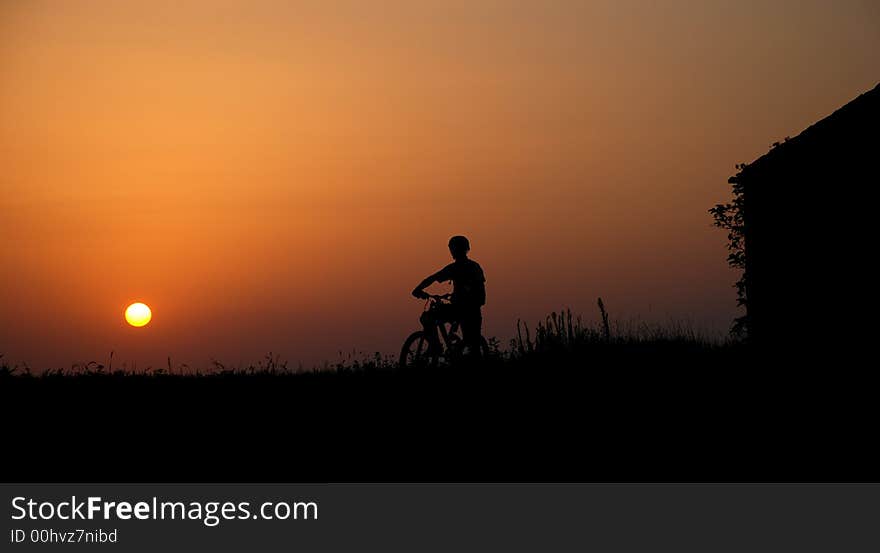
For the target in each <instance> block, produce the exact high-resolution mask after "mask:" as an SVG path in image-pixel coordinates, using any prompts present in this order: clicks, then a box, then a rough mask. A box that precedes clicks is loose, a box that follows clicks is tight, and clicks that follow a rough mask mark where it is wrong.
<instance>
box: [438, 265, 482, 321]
mask: <svg viewBox="0 0 880 553" xmlns="http://www.w3.org/2000/svg"><path fill="white" fill-rule="evenodd" d="M437 280H440V281H445V280H451V281H452V304H453V305H455V306H458V307H461V308H476V309H479V308H480V306H481V305H485V303H486V277H485V275H484V274H483V269H482V267H480V264H479V263H477V262H476V261H474V260H473V259H461V260H457V261H454V262H453V263H450V264H449V265H447V266H446V267H444V268H443V269H441V270H440V272H439V273H438V274H437Z"/></svg>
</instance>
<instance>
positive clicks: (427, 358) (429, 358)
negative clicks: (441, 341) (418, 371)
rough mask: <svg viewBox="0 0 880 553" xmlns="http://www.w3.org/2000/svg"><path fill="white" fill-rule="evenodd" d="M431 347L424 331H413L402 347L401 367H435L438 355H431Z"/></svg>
mask: <svg viewBox="0 0 880 553" xmlns="http://www.w3.org/2000/svg"><path fill="white" fill-rule="evenodd" d="M429 349H430V343H429V342H428V338H427V336H425V333H424V331H421V330H419V331H416V332H413V333H412V334H410V335H409V338H407V339H406V341H405V342H404V343H403V347H402V348H401V349H400V367H401V368H405V367H433V366H434V365H436V364H437V356H436V355H430V354H429Z"/></svg>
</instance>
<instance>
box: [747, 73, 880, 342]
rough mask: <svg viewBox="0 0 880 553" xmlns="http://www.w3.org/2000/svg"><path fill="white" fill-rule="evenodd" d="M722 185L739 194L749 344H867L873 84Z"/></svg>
mask: <svg viewBox="0 0 880 553" xmlns="http://www.w3.org/2000/svg"><path fill="white" fill-rule="evenodd" d="M730 182H731V183H732V184H734V187H735V190H736V189H737V188H739V190H740V194H741V210H742V226H741V234H742V238H743V244H744V254H745V272H744V279H743V285H744V295H745V297H744V298H743V299H744V300H745V304H746V311H747V315H746V321H747V329H748V336H749V338H750V340H751V341H752V342H753V343H755V344H759V345H763V346H769V347H778V348H780V349H782V350H784V351H800V352H807V353H809V352H810V351H816V352H820V351H821V352H829V351H833V352H848V351H855V350H863V349H864V348H865V347H869V344H870V343H873V342H874V341H876V340H877V338H876V337H874V336H873V331H872V330H873V328H874V327H875V326H876V324H875V323H873V322H872V321H873V320H874V319H875V318H876V317H877V316H878V313H877V310H876V307H877V301H876V297H877V291H876V290H877V286H878V282H877V280H878V279H877V277H876V276H875V275H876V274H877V268H876V265H877V263H876V261H875V258H876V255H877V251H878V247H877V246H878V243H877V228H878V225H880V204H878V202H877V188H878V186H880V85H878V86H877V87H875V88H874V89H872V90H870V91H868V92H866V93H864V94H862V95H860V96H859V97H857V98H855V99H854V100H852V101H851V102H849V103H848V104H846V105H844V106H843V107H841V108H840V109H838V110H837V111H835V112H834V113H832V114H831V115H829V116H828V117H826V118H824V119H822V120H821V121H818V122H817V123H815V124H814V125H812V126H810V127H809V128H807V129H806V130H804V131H803V132H801V133H800V134H799V135H797V136H795V137H793V138H791V139H785V140H784V141H782V142H780V143H776V144H774V145H773V147H772V148H771V149H770V151H769V152H768V153H767V154H765V155H763V156H762V157H760V158H758V159H756V160H755V161H753V162H752V163H749V164H746V165H744V166H741V170H740V172H739V173H738V174H737V175H736V176H735V177H732V178H731V179H730ZM871 347H872V346H871Z"/></svg>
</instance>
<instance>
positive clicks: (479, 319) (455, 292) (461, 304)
mask: <svg viewBox="0 0 880 553" xmlns="http://www.w3.org/2000/svg"><path fill="white" fill-rule="evenodd" d="M470 249H471V245H470V242H468V239H467V238H465V237H464V236H453V237H452V238H450V239H449V253H450V254H452V258H453V259H454V260H455V261H453V262H452V263H450V264H449V265H447V266H445V267H443V268H442V269H440V270H439V271H437V272H436V273H434V274H433V275H431V276H429V277H427V278H426V279H425V280H423V281H422V282H420V283H419V285H418V286H416V287H415V289H414V290H413V291H412V295H413V296H415V297H417V298H419V299H427V298H428V297H430V296H429V294H427V293H426V292H425V288H427V287H428V286H430V285H431V284H433V283H435V282H444V281H447V280H451V281H452V297H451V301H450V303H449V304H438V305H437V308H436V310H435V311H433V312H431V311H426V312H425V313H423V314H422V317H421V322H422V326H423V327H424V328H425V334H426V335H427V336H428V341H429V343H430V346H431V348H432V349H433V350H434V351H439V349H440V340H439V338H438V337H437V325H438V324H442V323H444V322H451V321H458V324H459V325H460V327H461V334H462V338H463V339H464V345H465V346H466V347H467V349H468V352H469V353H470V355H471V356H472V357H474V358H477V357H479V356H480V337H481V332H482V326H483V314H482V312H481V310H480V308H481V307H482V306H483V305H485V304H486V277H485V276H484V275H483V268H482V267H480V264H479V263H477V262H476V261H474V260H473V259H469V258H468V256H467V254H468V252H469V251H470Z"/></svg>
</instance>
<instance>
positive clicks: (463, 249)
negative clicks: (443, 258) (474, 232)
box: [449, 236, 471, 257]
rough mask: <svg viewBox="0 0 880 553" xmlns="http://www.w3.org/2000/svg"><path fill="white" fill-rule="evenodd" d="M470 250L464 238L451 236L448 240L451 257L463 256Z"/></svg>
mask: <svg viewBox="0 0 880 553" xmlns="http://www.w3.org/2000/svg"><path fill="white" fill-rule="evenodd" d="M470 249H471V243H470V242H468V239H467V238H465V237H464V236H453V237H452V238H450V239H449V251H450V252H451V253H452V255H453V257H458V256H459V255H464V254H466V253H467V252H469V251H470Z"/></svg>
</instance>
